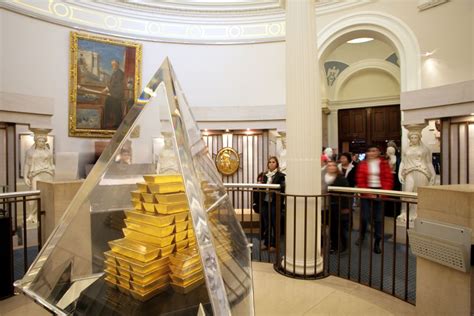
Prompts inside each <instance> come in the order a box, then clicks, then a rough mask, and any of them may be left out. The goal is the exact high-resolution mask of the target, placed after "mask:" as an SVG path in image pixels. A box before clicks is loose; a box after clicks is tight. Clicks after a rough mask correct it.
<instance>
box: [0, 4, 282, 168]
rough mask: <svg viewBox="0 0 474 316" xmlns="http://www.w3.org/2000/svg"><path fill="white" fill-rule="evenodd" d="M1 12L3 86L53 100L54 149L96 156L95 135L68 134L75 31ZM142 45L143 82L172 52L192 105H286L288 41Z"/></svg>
mask: <svg viewBox="0 0 474 316" xmlns="http://www.w3.org/2000/svg"><path fill="white" fill-rule="evenodd" d="M1 12H2V22H3V24H2V30H1V38H2V40H1V42H2V44H3V46H4V47H8V48H9V49H3V50H2V52H3V56H2V59H1V60H2V63H3V64H4V68H3V69H2V78H3V79H4V80H3V86H2V88H1V90H2V91H6V92H11V93H21V94H26V95H33V96H45V97H51V98H53V99H54V112H55V113H54V116H53V118H52V125H53V128H54V130H53V132H52V133H54V134H55V135H56V152H64V151H66V152H67V151H78V152H81V153H82V157H81V159H82V160H83V161H88V160H92V159H93V151H94V144H93V141H94V140H93V139H87V138H75V137H68V136H67V135H68V104H69V99H68V94H69V91H68V88H69V55H70V53H69V33H70V31H71V30H72V29H69V28H66V27H62V26H58V25H55V24H50V23H46V22H42V21H39V20H35V19H32V18H29V17H25V16H22V15H19V14H16V13H12V12H9V11H5V10H1ZM7 26H8V27H7ZM12 30H15V31H14V32H13V31H12ZM142 44H143V66H142V79H143V80H142V82H143V83H146V82H147V81H148V80H149V79H150V78H151V76H152V75H153V74H154V73H155V71H156V70H157V69H158V67H159V66H160V64H161V62H162V61H163V59H164V58H165V57H166V56H168V57H169V58H170V59H171V62H172V64H173V67H174V69H175V72H176V74H177V76H178V78H179V80H180V83H181V85H182V87H183V90H184V91H185V93H186V95H187V98H188V101H189V103H190V105H191V106H240V107H245V106H263V105H282V104H284V100H285V66H284V43H271V44H264V45H235V46H234V45H229V46H206V45H180V44H167V43H151V42H145V43H142ZM0 121H1V119H0Z"/></svg>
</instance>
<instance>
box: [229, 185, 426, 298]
mask: <svg viewBox="0 0 474 316" xmlns="http://www.w3.org/2000/svg"><path fill="white" fill-rule="evenodd" d="M225 186H226V188H227V190H228V192H229V196H230V197H231V200H232V201H233V202H235V201H236V200H238V201H239V206H240V207H239V208H237V209H235V211H236V216H237V217H238V219H239V220H240V221H241V223H242V227H243V228H244V231H245V232H246V234H247V236H248V239H249V242H250V243H252V244H253V247H252V248H253V249H252V260H255V261H261V262H269V263H273V265H274V268H275V270H276V271H277V272H279V273H281V274H283V275H286V276H288V277H293V278H303V279H317V278H322V277H326V276H329V275H335V276H339V277H343V278H346V279H349V280H352V281H354V282H358V283H360V284H364V285H367V286H370V287H373V288H376V289H378V290H381V291H383V292H385V293H387V294H391V295H393V296H395V297H397V298H400V299H402V300H404V301H407V302H409V303H413V304H414V303H415V299H416V293H415V289H416V271H415V270H416V259H415V257H414V256H413V255H412V254H411V253H410V250H409V244H408V233H407V230H408V229H409V221H405V222H400V221H398V222H397V218H396V217H397V215H398V214H399V212H400V211H401V210H406V213H407V218H409V215H410V212H412V211H413V207H414V205H416V203H417V194H416V193H408V192H400V191H387V190H367V189H356V188H341V187H330V188H329V190H330V192H329V194H326V195H311V196H310V195H295V194H283V193H280V192H279V190H278V185H270V186H268V185H264V184H226V185H225ZM255 192H257V193H259V194H263V195H264V196H268V194H270V195H273V196H274V201H276V203H275V205H274V209H272V208H271V205H270V204H271V202H269V201H268V199H267V200H265V198H263V202H262V198H260V200H259V202H258V203H257V204H260V209H262V207H263V208H265V207H266V209H267V210H271V212H274V214H271V212H263V214H262V212H261V213H260V214H257V213H256V212H255V211H253V210H252V204H253V203H254V202H255V201H254V199H253V195H254V193H255ZM344 199H345V200H346V201H345V204H349V205H350V207H349V209H350V211H347V209H344V208H341V205H342V204H344V203H341V202H342V201H343V200H344ZM244 200H246V201H247V203H243V202H242V201H244ZM234 205H236V204H234ZM362 205H363V206H364V207H361V206H362ZM362 210H363V211H362ZM262 215H263V216H266V218H263V217H262ZM262 219H263V223H262ZM364 222H365V224H368V225H367V226H370V228H369V227H367V229H366V234H365V235H364V236H362V232H361V229H360V228H361V227H362V226H363V225H364ZM264 226H265V227H264ZM262 230H266V231H267V232H269V231H272V230H273V231H274V233H275V237H274V247H272V248H270V247H266V246H265V245H268V246H271V244H270V242H271V241H272V240H271V239H272V238H273V236H272V235H271V234H265V233H264V232H262ZM400 233H402V235H401V236H400ZM363 237H365V238H363ZM356 241H360V243H359V242H357V243H356ZM376 244H377V247H375V246H376ZM262 245H263V247H262ZM376 248H377V249H376ZM301 262H302V264H301ZM299 263H300V265H302V266H298V264H299Z"/></svg>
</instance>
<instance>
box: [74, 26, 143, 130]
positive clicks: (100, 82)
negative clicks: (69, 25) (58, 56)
mask: <svg viewBox="0 0 474 316" xmlns="http://www.w3.org/2000/svg"><path fill="white" fill-rule="evenodd" d="M70 55H71V61H70V74H69V76H70V77H69V136H74V137H95V138H97V137H112V135H113V134H114V133H115V130H116V129H117V127H118V126H119V125H120V123H121V121H122V119H123V118H124V116H125V115H126V113H127V112H128V111H129V110H130V107H131V106H133V104H134V103H135V102H136V100H137V98H138V95H139V93H140V91H141V76H140V70H141V63H142V46H141V44H138V43H134V42H129V41H124V40H118V39H112V38H107V37H102V36H96V35H91V34H85V33H78V32H71V34H70Z"/></svg>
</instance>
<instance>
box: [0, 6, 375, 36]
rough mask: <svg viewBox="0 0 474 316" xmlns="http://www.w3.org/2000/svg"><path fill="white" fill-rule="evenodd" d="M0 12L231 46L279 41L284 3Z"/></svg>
mask: <svg viewBox="0 0 474 316" xmlns="http://www.w3.org/2000/svg"><path fill="white" fill-rule="evenodd" d="M287 1H288V0H287ZM373 1H376V0H359V1H356V0H351V1H330V0H320V1H317V2H315V10H316V14H319V15H322V14H327V13H330V12H334V11H337V10H343V9H346V8H350V7H354V6H359V5H363V4H366V3H368V2H373ZM0 7H3V8H6V9H8V10H11V11H14V12H17V13H21V14H25V15H28V16H32V17H35V18H38V19H41V20H45V21H48V22H52V23H56V24H61V25H66V26H69V27H73V28H78V29H82V30H84V31H91V32H97V33H103V34H108V35H115V36H121V37H128V38H133V39H142V40H148V41H163V42H178V43H199V44H237V43H256V42H271V41H281V40H283V39H284V36H285V11H284V0H113V1H111V0H90V1H76V0H12V1H1V2H0Z"/></svg>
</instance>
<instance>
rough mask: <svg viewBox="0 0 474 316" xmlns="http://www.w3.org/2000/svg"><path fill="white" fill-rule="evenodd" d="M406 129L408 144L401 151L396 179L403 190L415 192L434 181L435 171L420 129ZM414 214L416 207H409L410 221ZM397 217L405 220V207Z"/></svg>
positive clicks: (412, 219) (414, 216) (413, 218)
mask: <svg viewBox="0 0 474 316" xmlns="http://www.w3.org/2000/svg"><path fill="white" fill-rule="evenodd" d="M408 129H409V132H408V139H409V141H410V144H409V146H408V148H406V149H405V150H404V151H403V155H402V161H401V163H400V170H399V172H398V179H399V180H400V183H402V184H403V185H404V186H405V189H404V191H407V192H417V189H418V187H422V186H428V185H433V184H434V183H435V179H436V172H435V170H434V167H433V163H432V158H431V151H430V150H429V149H428V147H426V146H425V145H424V144H423V142H422V141H421V129H420V128H410V127H408ZM410 129H411V130H410ZM413 206H414V205H413ZM416 216H417V214H416V207H410V219H409V220H410V222H411V221H414V220H415V218H416ZM398 219H399V220H400V221H405V222H406V219H407V214H406V208H405V209H402V213H401V214H400V216H399V217H398Z"/></svg>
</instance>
